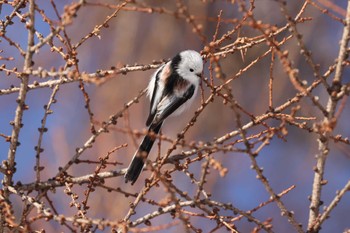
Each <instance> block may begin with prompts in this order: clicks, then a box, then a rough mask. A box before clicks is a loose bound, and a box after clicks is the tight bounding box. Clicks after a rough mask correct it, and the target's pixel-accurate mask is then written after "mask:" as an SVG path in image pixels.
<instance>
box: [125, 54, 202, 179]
mask: <svg viewBox="0 0 350 233" xmlns="http://www.w3.org/2000/svg"><path fill="white" fill-rule="evenodd" d="M202 71H203V60H202V57H201V56H200V54H199V53H198V52H196V51H193V50H186V51H182V52H180V53H179V54H177V55H176V56H175V57H173V59H171V60H170V61H169V62H167V63H166V64H164V65H162V66H161V67H160V68H159V69H158V70H157V71H156V72H155V73H154V74H153V76H152V78H151V81H150V82H149V84H148V89H147V93H148V95H149V97H150V100H151V106H150V113H149V116H148V118H147V121H146V126H149V128H148V134H147V135H146V136H145V137H144V139H143V141H142V143H141V144H140V146H139V149H138V150H137V151H136V152H135V154H134V157H133V158H132V161H131V163H130V165H129V167H128V169H127V171H126V173H125V182H128V181H131V184H134V183H135V181H136V180H137V178H138V177H139V175H140V173H141V171H142V169H143V166H144V163H145V161H146V159H147V157H148V154H149V152H150V150H151V148H152V146H153V143H154V141H155V137H154V136H153V137H152V136H151V135H150V134H158V133H159V130H160V128H161V126H162V124H163V122H164V120H165V119H166V118H167V117H168V116H170V115H171V116H176V115H179V114H181V113H182V112H183V111H184V110H185V109H186V108H188V107H189V106H190V104H191V103H192V102H193V100H194V98H195V96H196V93H197V90H198V86H199V81H200V78H201V75H202Z"/></svg>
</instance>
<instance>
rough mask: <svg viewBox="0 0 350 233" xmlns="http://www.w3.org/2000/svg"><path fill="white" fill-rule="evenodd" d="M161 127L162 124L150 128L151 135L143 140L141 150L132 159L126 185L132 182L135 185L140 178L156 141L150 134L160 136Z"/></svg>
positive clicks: (126, 174) (127, 172)
mask: <svg viewBox="0 0 350 233" xmlns="http://www.w3.org/2000/svg"><path fill="white" fill-rule="evenodd" d="M161 127H162V123H158V124H157V125H155V126H154V125H151V126H150V127H149V129H148V133H149V134H148V135H146V136H145V137H144V138H143V141H142V142H141V144H140V146H139V149H138V150H137V151H136V152H135V154H134V157H133V158H132V160H131V163H130V165H129V167H128V169H127V171H126V173H125V176H124V177H125V183H127V182H128V181H131V184H132V185H133V184H134V183H135V181H136V180H137V178H138V177H139V175H140V173H141V171H142V169H143V166H144V164H145V161H146V159H147V157H148V154H149V152H150V151H151V149H152V146H153V143H154V141H155V137H152V136H150V133H155V134H158V133H159V130H160V128H161Z"/></svg>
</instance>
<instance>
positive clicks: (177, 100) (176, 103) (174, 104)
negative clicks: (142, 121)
mask: <svg viewBox="0 0 350 233" xmlns="http://www.w3.org/2000/svg"><path fill="white" fill-rule="evenodd" d="M194 90H195V87H194V85H191V86H190V87H189V88H188V89H187V91H186V92H185V93H184V94H183V95H182V96H180V97H179V96H175V95H171V97H170V96H165V97H164V98H171V99H169V100H168V102H169V104H168V105H167V106H166V107H165V108H164V109H163V110H162V111H161V112H159V109H158V112H157V113H156V115H155V117H154V118H153V122H152V125H157V124H159V123H162V122H163V121H164V120H165V119H166V118H167V117H168V116H169V115H170V114H172V113H173V112H174V111H175V110H176V109H178V108H179V107H180V106H181V105H182V104H184V103H185V102H186V101H187V100H189V99H190V98H191V97H192V96H193V94H194ZM162 101H164V100H161V101H160V102H159V104H162Z"/></svg>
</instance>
